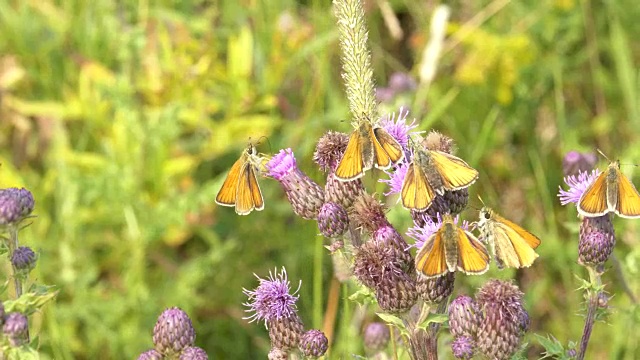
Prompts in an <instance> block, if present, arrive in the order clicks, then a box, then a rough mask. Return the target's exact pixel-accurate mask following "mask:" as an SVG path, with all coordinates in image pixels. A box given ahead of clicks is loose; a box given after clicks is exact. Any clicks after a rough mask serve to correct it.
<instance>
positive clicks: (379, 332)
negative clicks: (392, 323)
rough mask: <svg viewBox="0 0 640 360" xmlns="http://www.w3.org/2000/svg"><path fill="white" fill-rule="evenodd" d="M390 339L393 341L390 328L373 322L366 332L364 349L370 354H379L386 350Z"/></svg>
mask: <svg viewBox="0 0 640 360" xmlns="http://www.w3.org/2000/svg"><path fill="white" fill-rule="evenodd" d="M389 339H391V333H390V332H389V328H388V327H387V325H385V324H383V323H381V322H372V323H370V324H368V325H367V327H366V328H365V330H364V347H365V349H367V351H369V352H372V353H377V352H380V351H382V350H384V348H386V347H387V344H388V343H389Z"/></svg>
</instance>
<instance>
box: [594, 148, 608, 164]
mask: <svg viewBox="0 0 640 360" xmlns="http://www.w3.org/2000/svg"><path fill="white" fill-rule="evenodd" d="M596 151H597V152H598V153H599V154H600V155H602V157H604V158H605V159H607V161H608V162H611V160H609V157H607V155H605V154H604V153H603V152H602V150H600V149H597V148H596Z"/></svg>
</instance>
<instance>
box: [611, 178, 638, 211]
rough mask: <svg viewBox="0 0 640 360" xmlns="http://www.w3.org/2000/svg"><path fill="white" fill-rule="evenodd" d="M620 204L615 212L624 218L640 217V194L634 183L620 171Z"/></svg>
mask: <svg viewBox="0 0 640 360" xmlns="http://www.w3.org/2000/svg"><path fill="white" fill-rule="evenodd" d="M616 171H617V172H618V204H617V205H616V209H615V212H616V214H618V215H619V216H621V217H624V218H630V219H633V218H639V217H640V194H638V190H636V188H635V186H633V183H631V181H629V179H628V178H627V177H626V176H625V175H624V174H623V173H622V172H621V171H620V170H618V169H616Z"/></svg>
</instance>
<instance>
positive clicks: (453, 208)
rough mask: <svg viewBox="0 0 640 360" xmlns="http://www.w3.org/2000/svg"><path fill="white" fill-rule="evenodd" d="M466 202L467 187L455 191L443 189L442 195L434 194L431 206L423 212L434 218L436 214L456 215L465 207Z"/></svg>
mask: <svg viewBox="0 0 640 360" xmlns="http://www.w3.org/2000/svg"><path fill="white" fill-rule="evenodd" d="M468 202H469V189H468V188H467V189H461V190H455V191H448V190H445V192H444V193H443V194H442V195H436V197H435V198H434V199H433V202H432V203H431V206H429V208H428V209H427V210H426V211H425V213H426V214H427V215H428V216H430V217H431V218H433V219H435V218H436V217H437V216H438V214H451V215H456V214H459V213H461V212H462V210H464V209H465V208H466V207H467V203H468Z"/></svg>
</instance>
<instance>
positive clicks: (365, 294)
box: [349, 286, 376, 305]
mask: <svg viewBox="0 0 640 360" xmlns="http://www.w3.org/2000/svg"><path fill="white" fill-rule="evenodd" d="M349 300H351V301H353V302H355V303H356V304H360V305H367V304H374V303H375V302H376V298H375V296H374V294H373V292H372V291H371V290H370V289H369V288H367V287H364V286H363V287H362V288H360V290H358V291H356V292H355V293H353V294H351V295H350V296H349Z"/></svg>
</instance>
